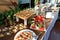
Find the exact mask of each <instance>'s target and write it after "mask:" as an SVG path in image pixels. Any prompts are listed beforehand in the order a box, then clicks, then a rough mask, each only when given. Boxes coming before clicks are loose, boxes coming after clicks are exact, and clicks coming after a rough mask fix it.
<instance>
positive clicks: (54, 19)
mask: <svg viewBox="0 0 60 40" xmlns="http://www.w3.org/2000/svg"><path fill="white" fill-rule="evenodd" d="M58 12H59V9H58V10H57V11H56V12H54V18H53V19H52V20H50V23H49V25H48V28H47V31H46V32H45V34H44V37H43V39H42V40H48V38H49V35H50V32H51V30H52V28H53V27H54V24H55V22H56V20H57V18H58ZM47 24H48V23H47ZM47 24H46V25H47Z"/></svg>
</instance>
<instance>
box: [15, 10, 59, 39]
mask: <svg viewBox="0 0 60 40" xmlns="http://www.w3.org/2000/svg"><path fill="white" fill-rule="evenodd" d="M25 12H26V10H25ZM58 12H59V10H57V11H56V12H54V13H53V14H54V17H53V18H46V19H45V20H46V21H45V23H46V24H45V26H46V31H38V30H32V31H34V32H35V33H36V34H37V35H38V34H40V33H41V34H40V35H39V37H38V40H48V37H49V34H50V31H51V30H52V28H53V27H54V24H55V22H56V20H57V18H58ZM23 14H24V13H22V12H19V13H16V14H15V15H14V16H16V17H18V18H21V19H23V20H24V25H27V19H28V18H30V17H31V16H33V15H35V13H34V12H33V11H30V12H29V11H28V12H27V13H26V14H24V15H23ZM26 15H27V16H26ZM23 16H24V17H23Z"/></svg>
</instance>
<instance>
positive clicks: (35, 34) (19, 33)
mask: <svg viewBox="0 0 60 40" xmlns="http://www.w3.org/2000/svg"><path fill="white" fill-rule="evenodd" d="M24 31H30V32H31V33H32V35H33V36H37V35H36V34H35V33H34V32H33V31H32V30H29V29H24V30H21V31H19V32H18V33H17V34H16V35H15V37H14V40H15V39H16V37H18V36H19V35H20V33H22V32H24ZM32 40H37V39H35V38H34V37H33V39H32Z"/></svg>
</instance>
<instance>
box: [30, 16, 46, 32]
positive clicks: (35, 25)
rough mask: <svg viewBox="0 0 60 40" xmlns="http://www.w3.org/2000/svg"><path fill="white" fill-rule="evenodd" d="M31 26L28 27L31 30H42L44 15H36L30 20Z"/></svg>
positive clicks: (43, 28)
mask: <svg viewBox="0 0 60 40" xmlns="http://www.w3.org/2000/svg"><path fill="white" fill-rule="evenodd" d="M31 22H32V23H31V26H30V29H33V30H40V31H44V30H45V26H44V25H45V21H44V16H42V15H38V16H35V17H34V18H33V21H31Z"/></svg>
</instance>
